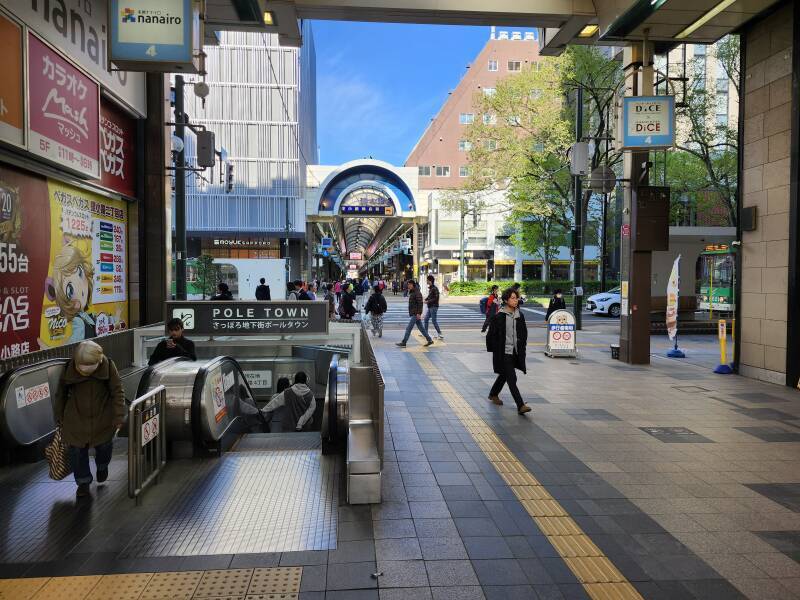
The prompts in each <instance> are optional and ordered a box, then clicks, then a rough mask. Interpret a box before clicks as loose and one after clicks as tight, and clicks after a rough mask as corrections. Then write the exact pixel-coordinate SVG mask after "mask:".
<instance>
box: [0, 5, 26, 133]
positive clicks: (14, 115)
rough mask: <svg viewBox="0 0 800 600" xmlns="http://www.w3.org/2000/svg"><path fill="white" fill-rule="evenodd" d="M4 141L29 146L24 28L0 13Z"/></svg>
mask: <svg viewBox="0 0 800 600" xmlns="http://www.w3.org/2000/svg"><path fill="white" fill-rule="evenodd" d="M0 56H2V57H3V68H2V69H0V140H2V141H4V142H8V143H10V144H14V145H16V146H22V145H23V144H24V143H25V99H24V95H23V85H22V77H23V63H22V28H21V27H20V26H19V25H17V24H16V23H15V22H14V21H12V20H11V19H8V18H6V17H5V15H3V13H0Z"/></svg>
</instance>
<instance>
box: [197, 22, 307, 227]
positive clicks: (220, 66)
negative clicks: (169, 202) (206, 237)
mask: <svg viewBox="0 0 800 600" xmlns="http://www.w3.org/2000/svg"><path fill="white" fill-rule="evenodd" d="M220 35H221V40H220V44H219V46H206V47H205V52H206V54H207V55H208V56H207V59H206V70H207V71H208V75H207V77H206V80H205V81H206V83H207V84H208V86H209V88H210V93H209V94H208V97H207V98H206V100H205V106H204V105H203V102H202V101H201V99H200V98H198V97H196V96H195V94H194V93H193V91H192V87H191V85H187V87H186V94H185V107H186V112H187V114H188V115H189V117H190V119H191V122H192V123H193V124H196V125H203V126H205V127H206V128H208V129H209V130H211V131H213V132H214V134H215V136H216V147H217V148H218V149H219V148H225V150H227V152H228V160H229V161H230V162H232V163H233V165H234V167H233V168H234V186H233V191H232V192H231V193H230V194H226V193H225V192H224V186H223V185H222V184H221V183H220V169H219V168H218V167H217V168H215V169H214V170H213V173H212V172H211V171H209V170H206V172H205V173H203V174H202V175H204V176H205V177H206V178H207V179H209V181H204V180H203V178H202V177H200V176H199V175H197V174H193V173H187V175H186V177H187V181H186V202H187V208H186V212H187V215H186V221H187V230H188V231H190V232H204V231H205V232H212V231H213V232H226V231H228V232H232V233H264V232H278V231H284V230H285V228H286V221H287V215H286V211H287V201H288V211H289V215H288V221H289V224H290V228H291V230H292V231H293V232H297V233H305V203H304V199H303V195H304V189H305V177H306V165H307V164H316V163H317V162H318V161H317V122H316V56H315V50H314V38H313V34H312V31H311V26H310V24H309V23H307V22H306V23H304V24H303V47H302V48H299V49H298V48H282V47H280V46H279V45H278V36H277V35H276V34H267V33H251V32H231V31H227V32H221V34H220ZM188 81H191V80H190V78H187V82H188ZM195 157H196V154H195V142H194V136H193V135H192V134H191V133H190V132H188V131H187V140H186V159H187V164H191V165H194V164H195Z"/></svg>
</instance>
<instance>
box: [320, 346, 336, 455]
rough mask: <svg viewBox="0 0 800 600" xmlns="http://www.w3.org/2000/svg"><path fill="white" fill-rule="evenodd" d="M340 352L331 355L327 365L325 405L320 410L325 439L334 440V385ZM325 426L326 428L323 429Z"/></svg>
mask: <svg viewBox="0 0 800 600" xmlns="http://www.w3.org/2000/svg"><path fill="white" fill-rule="evenodd" d="M340 358H341V355H340V354H338V353H337V354H334V355H333V356H331V363H330V366H329V367H328V383H327V386H326V389H325V399H324V402H325V406H324V408H323V411H322V429H323V430H322V431H321V432H320V433H321V434H322V436H323V438H327V441H329V442H331V443H334V442H336V385H337V373H338V372H339V359H340ZM326 427H327V429H325V428H326Z"/></svg>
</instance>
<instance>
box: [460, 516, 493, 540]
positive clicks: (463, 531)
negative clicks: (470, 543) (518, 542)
mask: <svg viewBox="0 0 800 600" xmlns="http://www.w3.org/2000/svg"><path fill="white" fill-rule="evenodd" d="M453 521H454V522H455V524H456V527H457V528H458V533H459V534H460V535H461V537H462V538H463V537H473V536H499V535H500V530H499V529H498V528H497V525H496V524H495V522H494V521H493V520H492V519H487V518H472V517H465V518H458V519H453Z"/></svg>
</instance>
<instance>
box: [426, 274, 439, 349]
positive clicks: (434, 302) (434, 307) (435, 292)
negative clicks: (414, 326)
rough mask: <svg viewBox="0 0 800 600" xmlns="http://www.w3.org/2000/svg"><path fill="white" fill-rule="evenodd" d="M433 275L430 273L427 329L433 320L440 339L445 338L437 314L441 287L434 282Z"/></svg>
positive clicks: (427, 299) (427, 298)
mask: <svg viewBox="0 0 800 600" xmlns="http://www.w3.org/2000/svg"><path fill="white" fill-rule="evenodd" d="M434 281H435V279H434V277H433V275H428V295H427V297H426V298H425V304H426V306H427V307H428V312H426V313H425V331H428V324H429V323H430V322H431V320H433V326H434V327H435V328H436V333H438V334H439V339H440V340H443V339H444V336H443V335H442V330H441V328H440V327H439V321H438V319H437V318H436V314H437V313H438V312H439V288H438V287H436V284H435V283H434Z"/></svg>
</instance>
